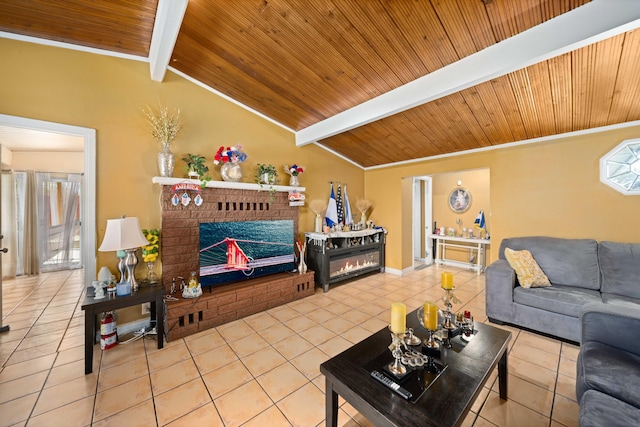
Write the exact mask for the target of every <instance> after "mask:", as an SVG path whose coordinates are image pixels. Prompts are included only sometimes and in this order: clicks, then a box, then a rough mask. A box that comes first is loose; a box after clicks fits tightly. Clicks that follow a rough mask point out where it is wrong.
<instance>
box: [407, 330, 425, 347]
mask: <svg viewBox="0 0 640 427" xmlns="http://www.w3.org/2000/svg"><path fill="white" fill-rule="evenodd" d="M421 342H422V340H421V339H420V337H417V336H416V335H414V333H413V328H408V329H407V331H406V332H405V333H404V343H405V344H406V345H420V343H421Z"/></svg>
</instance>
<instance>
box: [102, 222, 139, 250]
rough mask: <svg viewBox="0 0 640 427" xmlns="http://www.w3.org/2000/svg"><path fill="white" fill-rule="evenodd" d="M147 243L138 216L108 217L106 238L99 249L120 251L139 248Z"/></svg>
mask: <svg viewBox="0 0 640 427" xmlns="http://www.w3.org/2000/svg"><path fill="white" fill-rule="evenodd" d="M147 244H149V242H148V241H147V239H146V238H145V237H144V235H143V234H142V230H141V229H140V223H139V222H138V218H136V217H132V218H118V219H108V220H107V229H106V230H105V232H104V239H103V240H102V245H100V248H98V250H99V251H101V252H109V251H119V250H124V249H134V248H139V247H140V246H145V245H147Z"/></svg>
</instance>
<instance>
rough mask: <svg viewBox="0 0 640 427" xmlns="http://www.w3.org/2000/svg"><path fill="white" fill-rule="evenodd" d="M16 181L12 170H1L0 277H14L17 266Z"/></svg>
mask: <svg viewBox="0 0 640 427" xmlns="http://www.w3.org/2000/svg"><path fill="white" fill-rule="evenodd" d="M15 190H16V183H15V179H14V173H13V171H7V172H2V202H0V203H2V220H1V221H2V230H1V231H0V233H1V234H2V236H3V239H2V246H3V247H5V248H7V249H8V250H9V252H7V253H6V254H4V255H2V278H3V279H14V278H15V277H16V270H17V266H18V238H17V236H18V233H17V228H16V191H15Z"/></svg>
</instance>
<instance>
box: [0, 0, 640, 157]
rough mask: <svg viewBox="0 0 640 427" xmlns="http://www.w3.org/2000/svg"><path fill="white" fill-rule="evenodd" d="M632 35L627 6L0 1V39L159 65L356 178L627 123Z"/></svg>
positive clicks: (637, 42)
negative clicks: (339, 163)
mask: <svg viewBox="0 0 640 427" xmlns="http://www.w3.org/2000/svg"><path fill="white" fill-rule="evenodd" d="M181 5H182V6H181ZM185 5H186V10H185V9H184V7H185ZM638 26H640V6H639V2H637V1H634V0H593V1H592V2H589V1H587V0H366V1H348V0H314V1H306V0H215V1H213V0H190V1H188V2H187V0H160V1H158V0H111V1H96V0H65V1H57V0H31V1H27V0H0V31H1V32H3V33H0V36H4V37H14V38H19V37H24V39H27V40H34V41H37V40H42V39H44V40H48V41H54V42H60V43H64V45H65V46H69V45H72V46H76V47H81V48H83V49H86V48H89V49H99V50H100V51H102V52H103V53H105V52H110V54H115V55H119V56H125V57H131V58H133V59H140V58H143V59H144V60H148V61H149V62H150V74H151V76H150V78H154V79H158V80H162V78H163V75H164V72H165V70H166V69H167V67H168V68H169V69H171V70H174V71H177V72H179V73H182V74H184V75H187V76H189V77H190V78H192V79H195V80H197V81H199V82H201V83H202V84H204V85H206V86H208V87H210V88H212V89H214V90H216V91H218V92H220V93H222V94H224V95H226V96H228V97H230V98H232V99H234V100H236V101H237V102H239V103H241V104H243V105H245V106H247V107H249V108H251V109H253V110H255V111H257V112H258V113H260V114H262V115H264V116H266V117H268V118H269V119H271V120H273V121H274V122H277V123H279V124H280V125H282V126H284V127H286V128H288V129H291V130H292V131H293V132H295V133H296V141H297V144H298V145H304V144H307V143H318V144H320V145H321V146H324V147H325V148H327V149H329V150H331V151H333V152H335V153H336V154H339V155H341V156H343V157H345V158H347V159H349V160H350V161H352V162H353V163H355V164H357V165H360V166H362V167H365V168H366V167H375V166H379V165H385V164H389V163H395V162H403V161H411V160H413V159H419V158H426V157H432V156H441V155H447V154H450V153H456V152H461V151H467V150H474V149H482V148H486V147H492V146H497V145H501V144H506V143H510V142H515V141H523V140H528V139H532V138H538V137H545V136H550V135H555V134H561V133H566V132H572V131H581V130H585V129H590V128H594V127H600V126H606V125H614V124H620V123H625V122H630V121H635V120H640V102H638V99H640V98H639V95H640V73H638V70H639V69H640V31H638V30H637V29H636V28H637V27H638ZM32 38H35V39H32ZM36 39H37V40H36Z"/></svg>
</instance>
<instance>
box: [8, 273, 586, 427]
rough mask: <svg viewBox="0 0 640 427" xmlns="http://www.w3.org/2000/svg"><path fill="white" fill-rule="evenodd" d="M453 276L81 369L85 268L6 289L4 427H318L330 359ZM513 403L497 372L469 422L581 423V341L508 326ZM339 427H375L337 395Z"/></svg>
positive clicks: (331, 295) (477, 301) (372, 289)
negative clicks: (394, 307) (397, 305)
mask: <svg viewBox="0 0 640 427" xmlns="http://www.w3.org/2000/svg"><path fill="white" fill-rule="evenodd" d="M448 270H453V271H454V272H455V279H454V280H455V284H456V287H457V290H456V294H457V296H458V297H459V298H460V299H461V300H462V304H459V305H458V306H455V307H454V308H455V309H463V308H464V309H468V310H470V311H471V312H472V313H473V314H474V316H475V319H476V320H478V321H486V316H485V314H484V313H485V312H484V306H485V304H484V298H485V294H484V275H481V276H476V275H475V274H474V273H470V272H467V271H462V270H454V269H450V268H448ZM441 271H442V268H439V267H428V268H425V269H422V270H418V271H414V272H412V273H410V274H408V275H406V276H404V277H399V276H395V275H391V274H386V273H385V274H377V275H372V276H368V277H365V278H362V279H359V280H356V281H353V282H350V283H346V284H343V285H340V286H335V287H333V288H332V289H331V290H330V291H329V292H328V293H326V294H325V293H322V291H320V290H318V291H317V292H316V294H315V295H313V296H310V297H308V298H305V299H303V300H300V301H295V302H292V303H290V304H287V305H285V306H281V307H277V308H274V309H271V310H268V311H266V312H263V313H259V314H256V315H253V316H251V317H248V318H245V319H241V320H237V321H235V322H232V323H229V324H226V325H222V326H220V327H218V328H215V329H211V330H208V331H205V332H201V333H199V334H196V335H192V336H189V337H187V338H185V339H180V340H176V341H173V342H170V343H168V344H167V345H165V348H164V349H162V350H157V348H156V341H154V340H153V339H147V338H145V339H144V340H139V341H136V342H133V343H130V344H126V345H118V346H116V347H114V348H112V349H110V350H106V351H100V349H99V346H96V351H95V352H94V356H95V357H94V372H93V373H92V374H90V375H84V369H83V367H84V361H83V357H84V352H83V313H82V311H81V310H80V303H81V294H82V291H83V288H84V283H83V280H82V276H83V272H82V271H74V272H58V273H49V274H43V275H41V276H38V277H27V278H19V279H17V280H12V281H5V282H4V284H3V292H4V299H3V305H4V307H3V315H4V316H5V318H4V319H3V324H5V325H6V324H8V325H9V326H10V327H11V330H10V331H9V332H6V333H2V334H0V360H1V362H2V370H1V371H0V425H2V426H9V425H19V426H24V425H28V426H39V425H47V426H52V425H60V426H89V425H93V426H138V425H139V426H154V425H158V426H164V425H171V426H180V425H185V426H186V425H189V426H199V425H203V426H246V427H248V426H305V427H306V426H312V427H313V426H319V425H324V417H325V415H324V377H323V376H322V375H321V374H320V371H319V365H320V363H322V362H323V361H325V360H327V359H329V358H330V357H332V356H334V355H336V354H338V353H339V352H341V351H343V350H344V349H346V348H348V347H350V346H351V345H353V344H354V343H357V342H358V341H360V340H362V339H363V338H365V337H367V336H369V335H370V334H371V333H373V332H375V331H378V330H379V329H381V328H383V327H385V326H386V325H387V324H388V322H389V311H390V310H389V307H390V304H391V302H392V301H403V302H405V303H406V304H407V308H408V309H414V308H416V307H418V306H419V305H420V304H422V303H423V302H424V301H425V300H427V299H436V298H438V297H440V296H441V295H442V290H441V289H439V276H440V273H441ZM509 329H510V330H511V331H512V332H513V340H512V343H511V347H510V352H509V364H510V365H509V381H510V382H509V400H507V401H501V400H500V398H499V396H498V392H497V384H496V375H495V373H494V374H493V375H492V377H491V379H490V380H489V381H488V382H487V384H486V386H485V388H484V389H483V390H482V392H481V393H480V396H479V397H478V399H477V400H476V402H475V404H474V405H473V408H472V411H471V412H470V413H469V415H468V416H467V418H466V419H465V421H464V423H463V425H464V426H472V425H473V426H494V425H495V426H505V427H513V426H554V427H555V426H575V425H577V415H578V405H577V403H576V402H575V392H574V389H575V361H576V357H577V353H578V348H577V347H576V346H574V345H569V344H566V343H562V342H560V341H557V340H553V339H549V338H545V337H542V336H539V335H536V334H532V333H529V332H525V331H520V330H518V329H515V328H509ZM340 404H341V409H340V413H339V423H340V425H343V426H353V427H357V426H370V425H371V423H369V422H368V421H367V420H366V419H365V418H364V417H363V416H362V415H361V414H359V413H358V412H357V411H356V410H355V409H354V408H353V407H351V406H350V405H349V404H347V403H345V402H344V401H343V400H342V399H341V400H340Z"/></svg>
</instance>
